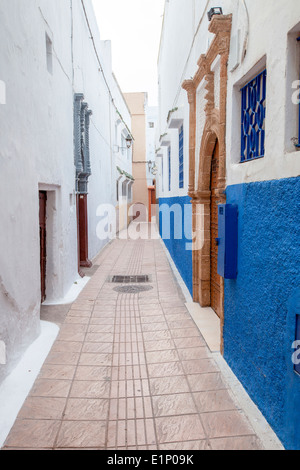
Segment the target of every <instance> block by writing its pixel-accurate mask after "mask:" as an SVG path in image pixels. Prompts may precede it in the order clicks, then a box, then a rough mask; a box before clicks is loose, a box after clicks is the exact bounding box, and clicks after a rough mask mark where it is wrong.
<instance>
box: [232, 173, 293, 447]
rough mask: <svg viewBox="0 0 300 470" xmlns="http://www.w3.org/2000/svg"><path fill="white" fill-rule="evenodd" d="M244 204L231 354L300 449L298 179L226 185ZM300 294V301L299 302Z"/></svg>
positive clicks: (288, 440) (283, 435) (267, 412)
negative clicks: (295, 350) (296, 368)
mask: <svg viewBox="0 0 300 470" xmlns="http://www.w3.org/2000/svg"><path fill="white" fill-rule="evenodd" d="M226 193H227V202H228V203H229V204H237V205H238V207H239V242H238V277H237V280H233V281H232V280H226V281H225V325H224V348H225V359H226V360H227V362H228V363H229V365H230V367H231V368H232V370H233V371H234V373H235V374H236V375H237V377H238V378H239V380H240V381H241V382H242V383H243V385H244V387H245V388H246V390H247V391H248V393H249V394H250V396H251V397H252V399H253V401H254V402H255V403H256V404H257V405H258V407H259V408H260V410H261V411H262V413H263V414H264V416H265V417H266V419H267V420H268V422H269V423H270V425H271V426H272V428H273V429H274V431H275V432H276V433H277V435H278V437H279V438H280V439H281V441H282V442H283V444H284V446H285V447H286V448H287V449H300V376H298V375H296V374H295V372H294V365H293V363H292V353H293V350H292V342H293V341H294V340H295V318H296V316H295V315H296V312H297V311H298V310H299V314H300V300H299V299H300V293H299V288H300V178H291V179H283V180H279V181H267V182H257V183H251V184H242V185H237V186H230V187H228V188H227V191H226ZM297 299H298V300H297Z"/></svg>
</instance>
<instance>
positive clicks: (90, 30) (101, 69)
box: [81, 0, 133, 138]
mask: <svg viewBox="0 0 300 470" xmlns="http://www.w3.org/2000/svg"><path fill="white" fill-rule="evenodd" d="M81 5H82V8H83V12H84V16H85V20H86V23H87V26H88V29H89V33H90V39H91V41H92V43H93V48H94V51H95V55H96V58H97V62H98V64H99V71H100V72H101V74H102V76H103V79H104V83H105V85H106V87H107V90H108V93H109V96H110V99H111V102H112V104H113V106H114V108H115V110H116V112H117V113H118V115H119V116H120V119H121V121H122V122H123V124H124V125H125V126H126V129H127V131H128V132H129V134H130V136H131V137H132V138H133V136H132V134H131V131H130V129H129V128H128V126H127V124H126V122H125V121H124V119H123V117H122V115H121V113H120V112H119V110H118V108H117V106H116V104H115V102H114V98H113V95H112V92H111V90H110V87H109V84H108V81H107V79H106V76H105V73H104V70H103V67H102V64H101V61H100V57H99V54H98V51H97V47H96V43H95V40H94V36H93V32H92V28H91V25H90V22H89V18H88V14H87V11H86V8H85V4H84V0H81Z"/></svg>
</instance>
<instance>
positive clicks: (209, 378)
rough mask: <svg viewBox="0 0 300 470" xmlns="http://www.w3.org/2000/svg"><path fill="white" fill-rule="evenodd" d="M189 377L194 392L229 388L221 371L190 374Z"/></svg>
mask: <svg viewBox="0 0 300 470" xmlns="http://www.w3.org/2000/svg"><path fill="white" fill-rule="evenodd" d="M187 379H188V382H189V384H190V387H191V390H192V392H206V391H211V390H224V389H226V388H227V386H226V385H225V383H224V381H223V380H222V377H221V374H220V373H219V372H216V373H211V374H197V375H188V376H187Z"/></svg>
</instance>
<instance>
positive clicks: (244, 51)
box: [241, 0, 250, 62]
mask: <svg viewBox="0 0 300 470" xmlns="http://www.w3.org/2000/svg"><path fill="white" fill-rule="evenodd" d="M243 5H244V7H245V10H246V15H247V33H246V37H245V40H244V44H243V52H242V58H241V61H242V62H244V59H245V57H246V54H247V47H248V40H249V32H250V16H249V10H248V7H247V3H246V0H243Z"/></svg>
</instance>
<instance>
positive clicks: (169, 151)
mask: <svg viewBox="0 0 300 470" xmlns="http://www.w3.org/2000/svg"><path fill="white" fill-rule="evenodd" d="M168 162H169V191H171V147H169V148H168Z"/></svg>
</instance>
